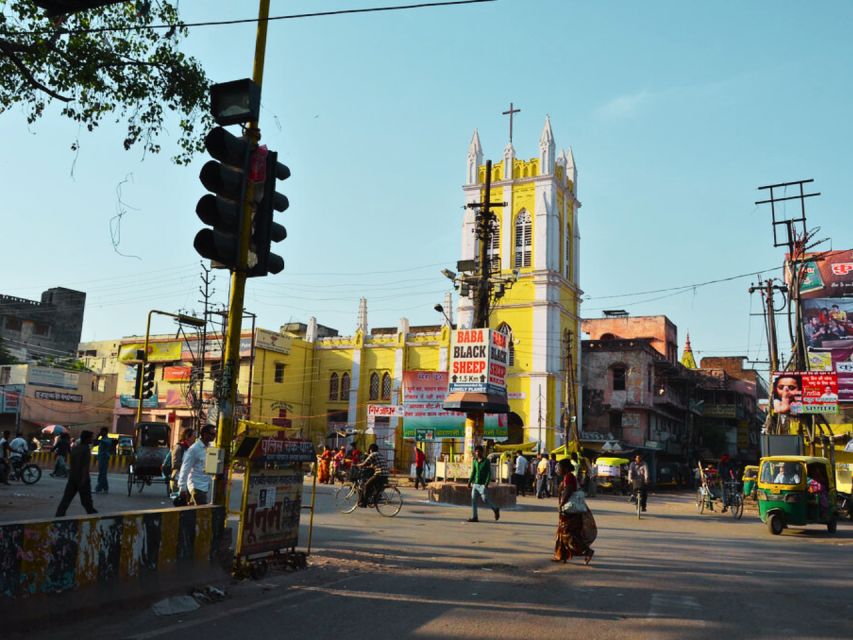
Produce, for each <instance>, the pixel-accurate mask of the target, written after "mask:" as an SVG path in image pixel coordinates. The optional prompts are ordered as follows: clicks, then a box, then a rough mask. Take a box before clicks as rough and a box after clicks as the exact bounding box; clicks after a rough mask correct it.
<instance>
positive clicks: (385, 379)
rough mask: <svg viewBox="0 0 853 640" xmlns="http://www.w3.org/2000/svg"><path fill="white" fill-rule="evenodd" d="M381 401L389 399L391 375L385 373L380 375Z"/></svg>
mask: <svg viewBox="0 0 853 640" xmlns="http://www.w3.org/2000/svg"><path fill="white" fill-rule="evenodd" d="M382 399H383V400H390V399H391V374H390V373H385V374H383V375H382Z"/></svg>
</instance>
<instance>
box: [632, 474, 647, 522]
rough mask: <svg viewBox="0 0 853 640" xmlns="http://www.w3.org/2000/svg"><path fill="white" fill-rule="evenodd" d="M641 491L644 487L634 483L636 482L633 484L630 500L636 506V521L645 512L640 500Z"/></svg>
mask: <svg viewBox="0 0 853 640" xmlns="http://www.w3.org/2000/svg"><path fill="white" fill-rule="evenodd" d="M643 489H644V485H643V484H642V483H640V482H636V481H635V482H634V489H633V495H632V500H633V501H634V502H635V503H636V505H637V520H639V519H640V518H641V515H640V514H641V513H642V512H643V511H645V509H643V501H642V498H641V492H642V491H643Z"/></svg>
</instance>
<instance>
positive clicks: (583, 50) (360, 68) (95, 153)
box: [0, 0, 853, 357]
mask: <svg viewBox="0 0 853 640" xmlns="http://www.w3.org/2000/svg"><path fill="white" fill-rule="evenodd" d="M389 4H393V2H389V1H388V0H362V1H361V2H346V1H345V0H337V1H334V2H333V1H327V0H322V1H320V0H315V1H312V2H307V1H303V2H296V1H292V2H285V1H283V0H273V2H272V14H273V15H280V14H289V13H298V12H303V11H317V10H323V9H335V8H348V7H359V6H361V7H363V6H376V5H389ZM253 5H254V3H252V2H240V3H235V2H230V1H226V0H183V1H182V2H181V3H180V7H181V11H182V15H183V17H184V19H185V20H187V21H193V20H204V19H225V18H234V17H253V16H254V15H255V14H256V8H255V7H254V6H253ZM851 14H853V5H851V4H850V3H848V2H824V3H818V4H812V5H809V6H806V5H804V4H803V3H802V2H781V1H773V2H770V1H765V2H723V3H685V2H680V1H670V2H647V3H637V2H627V1H625V2H606V1H599V2H578V1H569V0H500V1H499V2H496V3H493V4H483V5H474V6H469V7H456V8H453V7H452V8H442V9H422V10H417V11H408V12H399V13H387V14H372V15H362V16H342V17H330V18H317V19H306V20H293V21H282V22H276V23H272V24H271V25H270V32H269V49H268V52H267V70H266V76H265V83H264V98H263V105H264V109H263V111H262V121H261V126H262V129H263V133H264V142H265V143H267V144H269V145H270V147H271V148H273V149H275V150H278V151H279V152H280V154H281V156H282V159H283V160H284V161H285V163H286V164H288V165H289V166H290V167H291V169H292V172H293V177H292V178H291V179H290V180H288V181H287V182H286V183H284V186H285V188H284V189H283V191H285V193H287V195H288V196H289V198H290V201H291V207H290V209H289V210H288V211H287V212H286V214H284V216H283V222H284V224H285V226H286V227H287V230H288V239H287V240H285V242H284V243H283V244H281V245H279V246H280V248H281V251H280V253H282V254H283V255H284V257H285V262H286V267H285V271H284V272H282V273H281V274H279V275H278V276H274V277H269V278H265V279H261V280H254V281H250V283H249V287H248V295H247V307H248V308H249V309H250V310H252V311H255V312H257V313H258V314H259V317H260V322H261V324H262V326H265V327H269V328H276V327H278V325H279V324H281V323H283V322H287V321H291V320H293V321H305V320H306V319H307V318H308V317H309V316H310V315H315V316H316V317H317V318H318V320H319V321H320V322H321V323H323V324H326V325H330V326H333V327H335V328H338V329H339V330H341V331H342V332H345V333H350V332H351V331H352V330H353V328H354V326H355V321H356V311H357V304H358V298H359V297H360V296H365V297H367V298H368V300H369V310H370V311H369V315H370V324H371V325H372V326H379V325H394V324H396V322H397V320H398V318H399V317H401V316H407V317H408V318H409V319H410V321H411V322H412V323H413V324H416V323H432V322H436V321H438V320H439V318H438V317H437V315H436V313H435V312H434V311H433V310H432V306H433V304H434V303H435V302H438V301H441V299H442V297H443V292H444V291H445V289H446V286H445V285H446V283H447V281H446V280H445V279H444V278H443V277H442V276H441V275H439V269H440V268H441V266H443V265H447V266H452V265H453V264H454V262H455V261H456V259H457V258H458V257H459V244H460V231H459V221H460V217H461V215H462V210H461V208H460V206H461V203H462V192H461V185H462V182H463V180H464V176H465V161H466V149H467V146H468V142H469V140H470V137H471V133H472V131H473V129H474V128H475V127H478V128H479V131H480V137H481V140H482V143H483V147H484V151H485V153H486V156H487V157H491V158H493V159H496V160H497V159H499V158H500V156H501V153H502V150H503V147H504V144H505V143H506V141H507V122H506V118H505V117H503V116H501V115H500V113H501V111H503V110H505V109H506V108H507V105H508V104H509V102H510V101H513V102H514V103H515V104H516V105H518V106H520V108H521V109H522V112H521V114H519V115H518V116H517V118H516V121H515V136H514V137H515V147H516V151H517V154H518V156H519V157H533V156H535V155H536V153H537V148H538V139H539V134H540V131H541V129H542V124H543V120H544V117H545V114H546V113H549V114H550V115H551V119H552V123H553V128H554V135H555V138H556V142H557V146H558V148H560V147H568V146H571V147H572V148H573V149H574V154H575V158H576V161H577V164H578V170H579V180H578V182H579V184H578V187H579V197H580V200H581V201H582V202H583V207H582V209H581V216H580V220H581V223H580V224H581V233H582V243H581V256H582V258H581V286H582V287H583V289H584V290H585V292H586V294H587V295H588V296H589V298H590V299H589V300H588V301H587V302H585V304H584V307H583V314H584V315H585V316H587V317H596V316H599V315H600V313H601V309H602V308H624V309H626V310H629V311H630V312H631V313H632V314H666V315H668V316H669V317H670V318H671V319H672V320H673V321H674V322H675V323H676V324H677V325H678V327H679V339H680V342H681V343H682V344H683V340H684V334H685V332H686V331H688V330H689V331H690V334H691V338H692V340H693V345H694V349H695V350H696V352H697V355H698V356H700V357H701V356H702V355H723V354H747V353H748V354H749V355H751V356H753V357H764V355H765V354H764V350H763V347H762V345H763V342H762V340H763V326H762V324H761V320H760V318H753V319H752V321H750V317H749V313H750V309H752V310H753V311H755V312H757V311H758V310H759V308H760V303H759V300H758V299H757V298H756V299H755V300H754V301H753V302H752V303H751V302H750V296H749V294H748V293H747V288H748V286H749V284H750V279H749V278H745V279H740V280H735V281H733V282H730V283H726V284H720V285H713V286H707V287H702V288H698V289H696V290H690V291H688V292H686V293H682V294H680V295H676V296H670V297H665V298H662V299H656V300H655V298H660V297H661V295H663V294H660V295H640V296H633V297H631V296H628V297H621V298H610V299H600V297H601V296H609V295H615V294H624V293H631V292H638V291H646V290H652V289H660V288H666V287H675V286H681V285H686V284H690V283H694V282H703V281H707V280H712V279H716V278H723V277H727V276H733V275H737V274H742V273H747V272H756V271H759V270H764V273H768V272H767V271H766V270H767V269H770V268H772V267H776V266H778V265H780V264H781V261H782V258H783V253H782V250H780V249H774V248H773V247H772V241H771V232H770V212H769V210H766V209H764V208H756V207H755V206H754V205H753V202H754V201H755V200H757V199H759V196H760V195H761V194H759V192H757V191H756V190H755V188H756V187H757V186H758V185H761V184H767V183H772V182H783V181H788V180H795V179H800V178H815V180H816V182H815V184H814V189H815V190H819V191H821V192H822V193H823V195H822V196H821V197H820V198H814V199H812V200H811V201H810V202H809V208H808V213H809V222H810V223H811V225H813V226H820V227H821V229H822V230H821V233H820V237H831V238H833V241H832V246H833V247H834V248H844V247H848V246H850V245H851V243H853V239H851V233H850V231H851V223H850V215H849V213H848V214H845V213H844V211H845V210H847V209H848V208H849V207H848V205H847V200H849V197H850V187H849V175H850V173H851V161H850V157H851V156H850V151H849V149H850V141H851V118H850V115H849V114H850V113H851V81H850V72H849V70H850V67H851V62H853V39H851V38H850V37H849V25H850V24H851V23H853V20H851V18H853V15H851ZM253 44H254V27H252V26H227V27H210V28H204V29H195V30H193V32H192V35H191V37H190V38H189V40H188V41H187V42H186V46H185V49H186V51H187V52H189V53H191V54H193V55H195V56H196V57H198V58H199V59H200V60H201V61H202V62H203V64H204V65H205V67H206V68H207V70H208V73H209V75H210V76H211V77H212V79H213V80H214V81H226V80H231V79H235V78H239V77H246V76H249V75H250V74H251V57H252V48H253ZM0 126H1V127H2V128H0V131H2V134H3V140H4V144H3V147H2V152H0V169H2V176H3V185H4V187H5V188H4V190H3V191H4V198H3V200H4V201H3V205H2V209H3V215H2V220H3V234H2V238H3V244H2V246H3V258H2V265H3V269H2V275H0V292H3V293H10V294H14V295H20V296H24V297H32V298H37V297H38V295H39V293H40V291H41V290H42V289H44V288H47V287H50V286H68V287H73V288H79V289H82V290H85V291H87V292H88V293H89V300H88V307H87V310H86V317H85V324H84V329H83V339H84V340H92V339H107V338H112V337H117V336H122V335H128V334H132V333H139V332H141V331H144V319H145V313H146V311H147V310H148V309H149V308H151V307H158V308H161V309H167V310H174V309H177V308H179V307H182V308H189V309H192V308H195V309H198V308H199V305H198V303H197V302H196V300H197V298H198V295H197V287H198V284H199V283H198V278H197V273H198V262H199V260H198V257H197V255H196V254H195V252H194V250H193V249H192V239H193V237H194V235H195V233H196V231H198V229H200V228H201V227H202V224H201V222H200V221H199V220H198V219H197V217H196V215H195V213H194V209H195V203H196V201H197V200H198V198H199V197H200V196H201V195H202V194H203V189H202V187H201V185H200V183H199V182H198V179H197V175H198V170H199V168H200V166H201V164H203V162H204V160H205V159H204V158H202V157H199V159H198V161H197V162H196V163H195V164H194V165H193V166H191V167H187V168H185V167H177V166H175V165H172V164H171V163H170V162H169V160H168V158H169V155H170V152H171V151H172V150H173V147H172V146H171V143H170V140H169V139H164V140H163V141H162V142H163V147H164V153H163V154H161V155H160V156H150V155H149V156H148V157H146V158H144V159H143V158H142V156H141V153H140V152H139V151H132V152H129V153H128V152H125V151H123V150H122V147H121V140H122V134H123V128H122V127H121V126H113V125H106V126H103V127H101V128H100V130H98V131H97V132H95V133H94V134H89V133H86V132H81V133H80V134H79V135H80V147H81V148H80V152H79V155H78V157H77V159H76V165H75V164H74V162H75V161H74V155H73V153H72V152H71V151H70V150H69V146H70V144H71V143H72V141H73V140H74V139H75V137H77V135H78V131H77V126H76V125H74V124H73V123H71V122H68V121H66V120H64V119H61V118H60V117H59V116H58V115H56V112H52V113H49V114H48V115H47V116H46V117H45V118H43V119H42V120H40V121H39V122H37V123H36V124H34V125H33V126H31V127H29V128H28V127H27V125H26V122H25V120H24V117H23V115H22V113H21V112H20V111H10V112H7V113H3V114H0ZM72 165H74V175H73V178H72V176H71V170H72ZM126 176H130V178H129V180H130V181H129V182H127V183H126V184H124V186H123V187H122V189H121V193H122V199H123V201H124V202H125V203H127V205H129V206H128V207H126V213H125V215H124V216H123V218H122V222H121V243H120V245H119V249H120V250H121V251H122V252H123V253H125V254H129V255H136V256H139V257H141V260H139V259H135V258H127V257H122V256H120V255H118V254H117V253H116V252H114V250H113V247H112V244H111V242H110V219H111V218H112V217H113V216H114V215H115V214H116V211H117V206H118V205H117V195H116V188H117V185H118V183H120V182H121V181H122V180H124V179H125V178H126ZM778 273H779V272H776V274H777V275H778ZM216 289H217V290H218V292H219V293H218V295H217V298H218V299H220V300H224V295H225V291H226V289H227V278H226V277H225V275H224V274H221V273H220V275H219V277H218V278H217V282H216ZM596 298H598V299H596ZM166 326H167V325H163V327H162V328H164V329H165V328H166ZM783 333H784V332H783ZM680 346H681V345H680Z"/></svg>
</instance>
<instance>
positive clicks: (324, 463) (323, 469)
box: [317, 447, 332, 484]
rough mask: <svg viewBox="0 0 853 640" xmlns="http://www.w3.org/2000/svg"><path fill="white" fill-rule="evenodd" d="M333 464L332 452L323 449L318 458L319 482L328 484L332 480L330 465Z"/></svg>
mask: <svg viewBox="0 0 853 640" xmlns="http://www.w3.org/2000/svg"><path fill="white" fill-rule="evenodd" d="M331 462H332V452H331V451H329V449H327V448H326V447H323V452H322V453H321V454H320V455H319V456H317V482H319V483H321V484H327V483H328V482H329V479H330V478H331V474H330V473H329V471H330V469H329V466H330V463H331Z"/></svg>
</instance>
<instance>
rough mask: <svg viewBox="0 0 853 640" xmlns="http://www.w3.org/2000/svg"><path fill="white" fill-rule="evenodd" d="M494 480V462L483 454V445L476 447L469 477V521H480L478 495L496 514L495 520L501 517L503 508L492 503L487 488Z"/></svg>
mask: <svg viewBox="0 0 853 640" xmlns="http://www.w3.org/2000/svg"><path fill="white" fill-rule="evenodd" d="M491 481H492V464H491V463H490V462H489V461H488V460H487V459H486V458H485V457H484V455H483V446H482V445H477V446H476V447H474V459H473V460H472V461H471V475H470V476H469V477H468V488H469V489H471V517H470V518H468V522H479V521H480V519H479V518H478V517H477V496H478V495H479V496H480V498H482V500H483V504H485V505H486V506H487V507H489V508H490V509H491V510H492V512H493V513H494V514H495V520H500V519H501V510H500V509H499V508H498V507H496V506H495V505H494V504H492V501H491V500H489V496H488V494H487V493H486V489H487V487H488V486H489V483H490V482H491Z"/></svg>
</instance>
